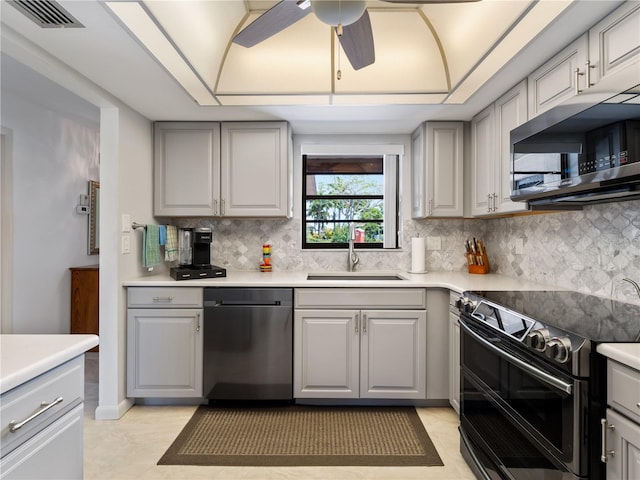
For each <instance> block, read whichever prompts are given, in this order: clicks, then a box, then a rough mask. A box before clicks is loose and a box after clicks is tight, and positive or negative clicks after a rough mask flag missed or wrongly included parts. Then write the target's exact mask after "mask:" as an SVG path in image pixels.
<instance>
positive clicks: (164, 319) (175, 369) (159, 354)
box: [127, 287, 204, 398]
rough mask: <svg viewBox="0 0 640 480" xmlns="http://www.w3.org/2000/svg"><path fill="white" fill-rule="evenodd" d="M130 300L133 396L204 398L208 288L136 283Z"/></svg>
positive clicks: (129, 358) (130, 382) (129, 387)
mask: <svg viewBox="0 0 640 480" xmlns="http://www.w3.org/2000/svg"><path fill="white" fill-rule="evenodd" d="M128 305H129V309H128V312H127V396H129V397H140V398H142V397H154V398H178V397H191V398H195V397H202V355H203V327H204V326H203V322H202V313H203V311H202V289H201V288H190V287H176V288H162V287H160V288H147V287H130V288H129V289H128ZM131 307H136V308H131ZM185 307H190V308H185Z"/></svg>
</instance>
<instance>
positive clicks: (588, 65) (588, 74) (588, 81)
mask: <svg viewBox="0 0 640 480" xmlns="http://www.w3.org/2000/svg"><path fill="white" fill-rule="evenodd" d="M584 65H585V73H586V82H585V84H586V86H587V88H591V87H593V86H594V85H595V84H594V83H591V69H592V68H596V66H595V65H591V60H587V63H585V64H584Z"/></svg>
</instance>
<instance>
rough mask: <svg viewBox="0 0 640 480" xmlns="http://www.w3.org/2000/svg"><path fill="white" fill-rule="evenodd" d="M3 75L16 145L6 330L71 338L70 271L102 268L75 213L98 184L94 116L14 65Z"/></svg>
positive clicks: (6, 125)
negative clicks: (83, 197)
mask: <svg viewBox="0 0 640 480" xmlns="http://www.w3.org/2000/svg"><path fill="white" fill-rule="evenodd" d="M2 67H3V68H2V91H1V95H2V116H1V120H0V123H1V126H2V128H3V129H8V130H10V131H11V133H12V138H13V146H12V152H11V156H12V160H13V162H12V163H13V165H12V170H13V176H12V179H11V180H12V190H13V198H12V199H11V200H12V203H13V242H12V243H13V255H12V258H13V278H12V285H11V286H12V289H13V297H12V304H13V316H12V319H11V321H10V322H8V323H9V324H11V326H8V325H5V328H7V329H10V330H12V331H13V333H69V328H70V297H71V287H70V282H71V275H70V272H69V268H70V267H76V266H84V265H91V264H97V263H98V261H99V257H98V256H95V255H94V256H91V255H88V254H87V230H88V216H87V215H80V214H78V213H76V205H77V204H78V203H79V197H80V195H81V194H87V193H88V182H89V180H99V148H98V147H99V110H98V109H97V108H95V106H92V105H90V104H88V103H87V102H85V101H84V100H82V99H81V98H79V97H77V96H75V95H73V94H72V93H71V92H69V91H66V90H64V89H63V88H61V87H59V86H57V85H56V84H54V83H52V82H50V81H48V80H46V79H45V78H44V77H41V76H39V75H37V74H36V73H35V72H33V71H31V70H29V69H27V68H25V67H23V66H21V65H20V64H19V63H17V62H15V61H12V60H11V59H8V58H3V65H2ZM27 92H29V93H27ZM51 99H52V100H53V101H51ZM6 333H9V332H6Z"/></svg>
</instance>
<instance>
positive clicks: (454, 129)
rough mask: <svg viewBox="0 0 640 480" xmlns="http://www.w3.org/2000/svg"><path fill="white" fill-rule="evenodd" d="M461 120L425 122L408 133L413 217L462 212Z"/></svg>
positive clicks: (456, 215) (442, 215)
mask: <svg viewBox="0 0 640 480" xmlns="http://www.w3.org/2000/svg"><path fill="white" fill-rule="evenodd" d="M463 135H464V124H463V123H462V122H426V123H423V124H422V125H420V126H419V127H418V128H417V129H416V130H415V131H414V132H413V135H412V137H411V141H412V149H411V154H412V157H411V165H412V167H411V171H412V175H411V176H412V179H411V181H412V208H411V216H412V217H413V218H429V217H461V216H462V215H463V213H464V212H463V183H462V178H463V177H462V168H463V167H462V164H463V145H464V144H463Z"/></svg>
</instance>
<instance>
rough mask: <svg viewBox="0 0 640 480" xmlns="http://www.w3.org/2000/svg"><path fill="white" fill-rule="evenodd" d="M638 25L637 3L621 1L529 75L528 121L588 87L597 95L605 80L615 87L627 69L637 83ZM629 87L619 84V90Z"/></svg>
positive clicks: (639, 19) (639, 46) (639, 42)
mask: <svg viewBox="0 0 640 480" xmlns="http://www.w3.org/2000/svg"><path fill="white" fill-rule="evenodd" d="M639 25H640V3H638V2H636V1H631V2H625V3H624V4H623V5H622V6H620V7H619V8H618V9H616V10H615V11H613V12H612V13H611V14H610V15H608V16H607V17H605V18H604V19H602V20H601V21H600V22H598V23H597V24H596V25H594V26H593V27H592V28H591V29H590V30H589V31H588V32H587V33H585V34H584V35H582V36H581V37H580V38H578V39H577V40H576V41H574V42H573V43H571V44H570V45H569V46H567V47H566V48H565V49H563V50H562V51H561V52H559V53H558V54H557V55H556V56H554V57H553V58H551V59H550V60H549V61H548V62H546V63H545V64H544V65H542V66H541V67H540V68H538V69H537V70H536V71H534V72H533V73H532V74H531V75H529V79H528V80H529V118H533V117H535V116H536V115H539V114H540V113H542V112H544V111H546V110H548V109H549V108H551V107H553V106H555V105H558V104H559V103H561V102H563V101H565V100H567V99H569V98H571V97H574V96H576V95H580V94H582V93H587V92H589V91H590V89H592V88H593V89H594V90H593V91H594V92H598V91H599V88H598V84H599V82H601V81H603V80H605V79H609V78H613V80H614V81H613V84H615V83H616V80H617V78H616V76H618V75H619V74H622V73H623V71H624V70H625V69H627V68H629V67H630V68H633V69H635V71H636V75H635V76H634V78H635V81H634V82H637V81H638V74H637V72H638V71H640V66H639V65H638V63H639V62H640V28H638V26H639ZM623 78H624V77H623V76H620V79H621V80H622V79H623ZM634 82H632V83H633V85H635V83H634ZM608 85H609V86H611V85H612V83H609V84H608ZM633 85H621V89H620V90H621V91H622V90H625V89H626V88H629V87H631V86H633ZM594 87H595V88H594ZM607 93H619V92H607Z"/></svg>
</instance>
